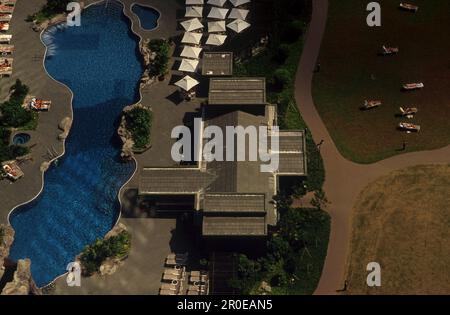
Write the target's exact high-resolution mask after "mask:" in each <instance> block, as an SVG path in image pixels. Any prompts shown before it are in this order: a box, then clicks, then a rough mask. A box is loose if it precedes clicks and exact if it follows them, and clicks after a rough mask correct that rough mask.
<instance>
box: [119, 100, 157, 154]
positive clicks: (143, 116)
mask: <svg viewBox="0 0 450 315" xmlns="http://www.w3.org/2000/svg"><path fill="white" fill-rule="evenodd" d="M152 121H153V116H152V112H151V111H150V109H148V108H144V107H133V108H132V109H131V110H129V111H126V112H125V122H126V128H127V130H128V131H130V132H131V136H132V138H133V141H134V148H135V149H137V150H142V149H145V148H147V147H148V145H149V144H150V140H151V131H152Z"/></svg>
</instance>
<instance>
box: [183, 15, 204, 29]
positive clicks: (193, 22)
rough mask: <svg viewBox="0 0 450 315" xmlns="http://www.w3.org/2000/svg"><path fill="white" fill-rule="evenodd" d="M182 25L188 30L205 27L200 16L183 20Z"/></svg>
mask: <svg viewBox="0 0 450 315" xmlns="http://www.w3.org/2000/svg"><path fill="white" fill-rule="evenodd" d="M181 26H183V28H184V29H185V30H186V31H188V32H191V31H195V30H198V29H201V28H203V24H202V23H201V22H200V20H199V19H198V18H193V19H190V20H187V21H184V22H181Z"/></svg>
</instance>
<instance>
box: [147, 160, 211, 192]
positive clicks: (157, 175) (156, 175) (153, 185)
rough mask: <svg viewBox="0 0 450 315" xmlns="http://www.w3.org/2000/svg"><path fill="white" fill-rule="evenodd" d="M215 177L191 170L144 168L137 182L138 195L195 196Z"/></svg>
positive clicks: (198, 170)
mask: <svg viewBox="0 0 450 315" xmlns="http://www.w3.org/2000/svg"><path fill="white" fill-rule="evenodd" d="M214 178H215V176H214V175H212V174H210V173H208V172H203V171H201V170H200V169H193V168H181V167H179V168H145V169H144V170H143V171H142V172H141V176H140V180H139V194H141V195H151V194H153V195H156V194H173V195H176V194H196V193H198V192H200V191H201V190H202V189H204V187H206V186H208V185H209V183H210V182H211V181H212V180H214Z"/></svg>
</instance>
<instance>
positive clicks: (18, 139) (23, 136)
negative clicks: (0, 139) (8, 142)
mask: <svg viewBox="0 0 450 315" xmlns="http://www.w3.org/2000/svg"><path fill="white" fill-rule="evenodd" d="M30 139H31V136H30V135H29V134H27V133H18V134H16V135H15V136H14V138H13V141H12V142H13V144H15V145H21V144H25V143H27V142H28V141H30Z"/></svg>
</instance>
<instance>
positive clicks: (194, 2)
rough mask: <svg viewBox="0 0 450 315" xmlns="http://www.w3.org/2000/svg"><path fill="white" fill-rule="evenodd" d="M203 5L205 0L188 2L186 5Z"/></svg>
mask: <svg viewBox="0 0 450 315" xmlns="http://www.w3.org/2000/svg"><path fill="white" fill-rule="evenodd" d="M193 4H194V5H195V4H203V0H186V5H193Z"/></svg>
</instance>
